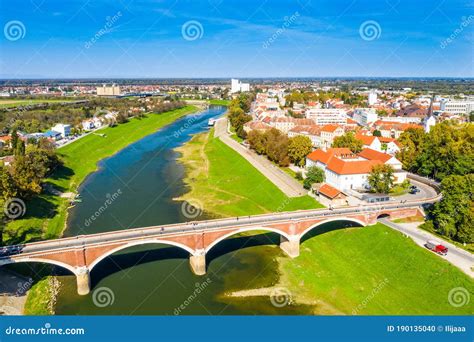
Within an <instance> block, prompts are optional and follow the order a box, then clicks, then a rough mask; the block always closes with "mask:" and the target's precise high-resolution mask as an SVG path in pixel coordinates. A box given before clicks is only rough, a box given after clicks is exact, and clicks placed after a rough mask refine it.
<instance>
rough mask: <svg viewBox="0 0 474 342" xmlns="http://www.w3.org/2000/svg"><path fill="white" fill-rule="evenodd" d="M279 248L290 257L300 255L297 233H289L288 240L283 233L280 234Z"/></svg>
mask: <svg viewBox="0 0 474 342" xmlns="http://www.w3.org/2000/svg"><path fill="white" fill-rule="evenodd" d="M280 248H281V250H282V251H283V252H285V253H286V254H288V256H289V257H290V258H296V257H297V256H299V255H300V238H299V237H298V235H291V236H290V239H289V240H288V239H287V238H286V237H284V236H283V235H280Z"/></svg>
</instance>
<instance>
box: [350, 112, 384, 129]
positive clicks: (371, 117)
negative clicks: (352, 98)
mask: <svg viewBox="0 0 474 342" xmlns="http://www.w3.org/2000/svg"><path fill="white" fill-rule="evenodd" d="M352 118H353V119H354V120H355V121H356V122H357V123H358V124H359V125H361V126H369V125H371V124H373V123H374V122H375V121H377V120H378V118H379V116H378V115H377V112H376V111H375V109H374V108H356V109H355V110H354V115H353V117H352Z"/></svg>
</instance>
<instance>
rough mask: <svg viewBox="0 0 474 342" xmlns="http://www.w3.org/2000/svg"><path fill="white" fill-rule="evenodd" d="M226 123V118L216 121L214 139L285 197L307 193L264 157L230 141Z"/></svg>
mask: <svg viewBox="0 0 474 342" xmlns="http://www.w3.org/2000/svg"><path fill="white" fill-rule="evenodd" d="M227 122H228V120H227V118H221V119H219V120H217V121H216V125H215V136H216V137H219V138H220V139H221V141H222V142H223V143H224V144H226V145H227V146H229V147H230V148H232V149H233V150H234V151H236V152H237V153H239V154H240V155H241V156H242V157H244V158H245V159H246V160H247V161H248V162H249V163H250V164H252V165H253V166H254V167H255V168H256V169H257V170H258V171H260V172H261V173H262V174H263V175H264V176H265V177H267V178H268V180H270V181H271V182H272V183H273V184H275V185H276V186H277V187H278V188H279V189H280V190H281V191H282V192H283V193H284V194H285V195H286V196H288V197H299V196H303V195H306V194H307V193H308V191H307V190H305V189H304V188H303V186H302V185H301V184H300V183H299V182H298V181H297V180H296V179H294V178H293V177H291V176H290V175H288V174H287V173H285V172H284V171H282V170H281V169H280V168H278V167H277V166H275V165H273V163H272V162H271V161H269V160H268V159H267V158H266V157H264V156H259V155H258V154H256V153H253V152H252V151H250V150H249V149H247V148H245V147H244V146H242V145H241V144H239V143H238V142H237V141H235V140H234V139H232V138H231V137H230V136H229V133H228V132H227Z"/></svg>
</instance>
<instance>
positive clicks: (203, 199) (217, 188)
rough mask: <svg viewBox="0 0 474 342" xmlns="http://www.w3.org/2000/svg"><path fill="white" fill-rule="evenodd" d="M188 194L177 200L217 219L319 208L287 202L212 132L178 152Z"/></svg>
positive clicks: (300, 200)
mask: <svg viewBox="0 0 474 342" xmlns="http://www.w3.org/2000/svg"><path fill="white" fill-rule="evenodd" d="M178 151H180V152H181V153H182V154H183V155H182V157H181V158H180V160H181V162H183V163H184V164H185V165H186V171H187V176H186V179H185V182H186V183H187V185H188V186H189V190H190V191H189V192H188V193H187V194H185V195H184V196H182V197H181V198H179V199H180V200H187V201H189V202H190V203H196V204H199V205H202V206H203V209H204V210H205V211H206V212H208V213H210V214H214V215H216V216H245V215H254V214H262V213H268V212H276V211H292V210H298V209H311V208H319V207H322V205H321V204H319V203H318V202H317V201H316V200H314V199H313V198H311V197H310V196H302V197H296V198H289V197H287V196H286V195H285V194H284V193H283V192H281V191H280V190H279V189H278V188H277V187H276V186H275V185H274V184H273V183H271V182H270V181H269V180H268V179H267V178H266V177H265V176H264V175H262V174H261V173H260V172H259V171H258V170H257V169H255V168H254V167H253V166H252V165H251V164H250V163H249V162H248V161H247V160H245V159H244V158H243V157H241V156H240V155H239V154H238V153H237V152H235V151H234V150H232V149H231V148H229V147H228V146H227V145H225V144H224V143H223V142H221V141H220V140H219V139H218V138H214V137H213V132H210V133H204V134H199V135H196V136H195V137H193V139H192V140H191V141H190V142H188V143H186V144H185V145H184V146H183V147H181V148H179V149H178Z"/></svg>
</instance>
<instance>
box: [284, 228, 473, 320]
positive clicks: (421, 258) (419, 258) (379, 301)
mask: <svg viewBox="0 0 474 342" xmlns="http://www.w3.org/2000/svg"><path fill="white" fill-rule="evenodd" d="M314 231H315V232H316V231H317V229H315V230H314ZM310 234H311V233H310ZM313 234H315V233H313ZM280 269H281V279H280V285H281V286H284V287H286V288H287V289H288V290H289V291H290V292H291V293H292V295H293V298H294V299H295V300H296V301H300V302H302V303H307V304H311V305H315V313H317V314H348V315H351V314H358V315H374V314H377V315H408V314H409V315H425V314H427V315H430V314H435V315H443V314H445V315H469V314H472V312H474V303H473V302H472V297H473V295H474V282H473V280H472V279H470V278H469V277H468V276H467V275H465V274H464V273H462V272H461V271H460V270H458V269H457V268H456V267H454V266H452V265H451V264H449V263H448V262H446V261H444V260H442V259H441V258H439V257H438V256H436V255H434V254H433V253H431V252H429V251H428V250H425V249H423V248H420V247H418V246H417V245H416V244H415V243H414V242H413V241H412V240H411V239H409V238H406V237H404V236H403V235H402V234H400V233H398V232H396V231H393V230H392V229H390V228H388V227H386V226H384V225H382V224H376V225H374V226H370V227H364V228H347V229H343V230H333V231H329V232H326V233H324V234H321V235H317V236H313V237H312V238H310V239H307V240H306V241H304V242H303V243H302V244H301V253H300V256H299V257H298V258H295V259H289V258H281V260H280ZM457 287H462V288H464V289H466V290H467V291H468V292H469V293H470V296H471V302H470V303H467V304H466V305H464V306H461V307H454V306H452V305H451V304H450V303H449V301H448V294H449V292H450V291H451V290H452V289H453V288H457Z"/></svg>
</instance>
